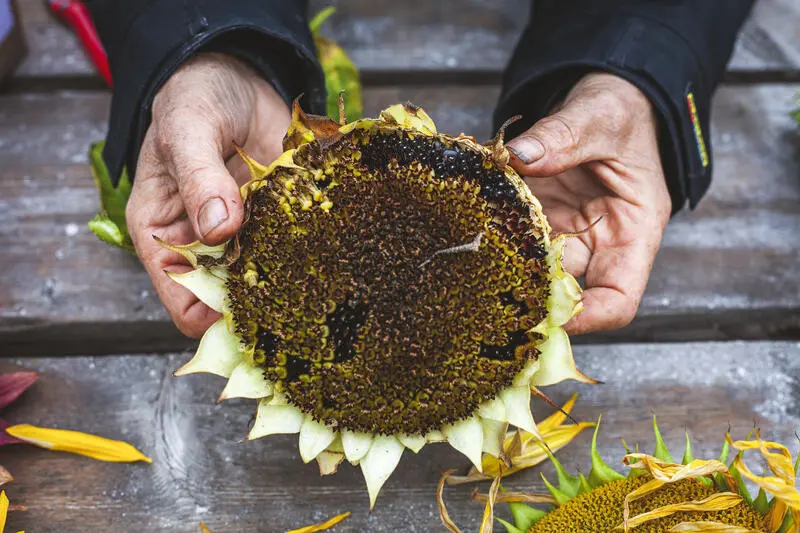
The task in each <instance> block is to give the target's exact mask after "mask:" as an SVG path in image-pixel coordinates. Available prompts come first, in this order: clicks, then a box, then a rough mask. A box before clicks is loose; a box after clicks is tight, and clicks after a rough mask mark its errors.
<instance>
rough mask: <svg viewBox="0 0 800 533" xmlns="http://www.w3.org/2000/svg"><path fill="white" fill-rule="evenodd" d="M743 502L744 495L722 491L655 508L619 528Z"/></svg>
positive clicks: (625, 528) (626, 529) (727, 507)
mask: <svg viewBox="0 0 800 533" xmlns="http://www.w3.org/2000/svg"><path fill="white" fill-rule="evenodd" d="M740 503H742V497H741V496H739V495H738V494H734V493H732V492H720V493H717V494H712V495H711V496H709V497H708V498H703V499H702V500H699V501H694V502H683V503H673V504H670V505H665V506H663V507H659V508H658V509H653V510H652V511H648V512H646V513H642V514H639V515H636V516H634V517H633V518H631V519H629V520H627V522H626V523H623V524H620V525H619V526H617V529H624V530H625V531H629V530H630V529H631V528H634V527H636V526H638V525H641V524H644V523H645V522H649V521H650V520H655V519H657V518H664V517H665V516H670V515H672V514H675V513H678V512H681V511H725V510H727V509H730V508H731V507H735V506H737V505H739V504H740Z"/></svg>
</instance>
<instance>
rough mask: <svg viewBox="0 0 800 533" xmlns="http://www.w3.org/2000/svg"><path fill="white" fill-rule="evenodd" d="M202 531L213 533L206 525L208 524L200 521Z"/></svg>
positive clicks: (202, 532)
mask: <svg viewBox="0 0 800 533" xmlns="http://www.w3.org/2000/svg"><path fill="white" fill-rule="evenodd" d="M200 533H211V530H210V529H208V528H207V527H206V525H205V524H204V523H202V522H200Z"/></svg>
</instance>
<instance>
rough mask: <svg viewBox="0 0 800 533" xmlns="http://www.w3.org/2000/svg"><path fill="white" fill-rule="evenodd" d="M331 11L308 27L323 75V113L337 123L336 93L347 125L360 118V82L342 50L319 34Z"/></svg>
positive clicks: (354, 66) (324, 12)
mask: <svg viewBox="0 0 800 533" xmlns="http://www.w3.org/2000/svg"><path fill="white" fill-rule="evenodd" d="M334 11H336V10H335V9H334V8H333V6H328V7H326V8H325V9H323V10H322V11H320V12H319V13H317V14H316V15H315V16H314V18H313V19H312V20H311V22H310V23H309V27H310V28H311V33H312V35H313V36H314V45H315V46H316V48H317V55H318V56H319V62H320V64H321V65H322V71H323V72H324V73H325V90H326V92H327V93H328V99H327V103H326V113H327V115H328V116H329V117H330V118H332V119H333V120H335V121H337V122H338V120H339V93H342V98H343V100H344V110H345V115H346V118H347V121H348V122H353V121H354V120H358V119H360V118H361V114H362V113H363V112H364V106H363V103H362V101H361V79H360V75H359V72H358V68H357V67H356V65H355V63H353V61H352V60H351V59H350V57H349V56H348V55H347V52H345V51H344V49H343V48H342V47H341V46H339V45H338V44H336V43H335V42H334V41H332V40H330V39H326V38H325V37H322V36H321V35H320V34H319V30H320V27H321V26H322V24H323V23H324V22H325V21H326V20H327V19H328V17H330V16H331V15H332V14H333V13H334Z"/></svg>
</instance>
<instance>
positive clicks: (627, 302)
mask: <svg viewBox="0 0 800 533" xmlns="http://www.w3.org/2000/svg"><path fill="white" fill-rule="evenodd" d="M638 309H639V303H638V302H637V301H636V299H634V298H632V297H630V296H626V297H625V299H624V301H623V302H621V304H620V306H619V307H618V308H617V309H616V320H615V321H614V322H615V323H614V328H622V327H625V326H627V325H628V324H630V323H631V322H633V319H634V318H636V311H637V310H638Z"/></svg>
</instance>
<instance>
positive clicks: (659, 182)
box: [508, 73, 672, 334]
mask: <svg viewBox="0 0 800 533" xmlns="http://www.w3.org/2000/svg"><path fill="white" fill-rule="evenodd" d="M656 129H657V124H656V118H655V116H654V113H653V109H652V106H651V104H650V102H649V100H648V99H647V98H646V97H645V96H644V94H643V93H642V92H641V91H639V89H637V88H636V87H635V86H633V85H632V84H630V83H628V82H627V81H625V80H623V79H621V78H618V77H616V76H613V75H611V74H605V73H594V74H589V75H587V76H585V77H584V78H583V79H581V80H580V81H579V82H578V83H577V84H576V85H575V86H574V87H573V88H572V90H571V91H570V93H569V94H568V95H567V97H566V98H565V99H564V102H563V103H562V104H561V106H560V108H559V109H558V110H557V111H556V112H554V113H553V114H551V115H550V116H548V117H546V118H544V119H542V120H540V121H539V122H538V123H536V124H534V125H533V127H531V129H529V130H528V131H526V132H525V133H523V134H522V135H520V136H519V137H517V138H516V139H514V140H512V141H511V142H509V143H508V148H509V149H510V150H511V153H512V158H511V162H510V164H511V166H513V167H514V168H515V169H516V170H517V172H519V173H520V175H522V176H524V177H525V178H526V182H527V183H528V185H529V186H530V187H531V189H532V190H533V193H534V194H535V195H536V197H537V198H539V200H540V201H541V202H542V206H543V208H544V213H545V215H547V220H548V221H549V222H550V225H551V226H552V227H553V231H554V232H556V233H565V232H566V233H572V232H579V231H581V230H584V229H586V228H588V227H589V226H591V225H592V223H593V222H595V221H597V219H598V218H599V217H601V216H602V217H603V219H602V220H601V221H600V222H599V223H598V224H596V225H595V226H594V227H592V228H591V229H590V230H588V231H586V232H584V233H582V234H581V235H579V236H578V237H577V238H573V239H570V241H569V242H568V244H567V248H566V252H565V256H564V267H565V268H566V270H567V271H568V272H569V273H570V274H572V275H573V276H575V277H576V278H579V277H581V276H584V277H585V290H584V293H583V303H584V311H583V312H582V313H581V314H579V315H577V316H576V317H574V318H573V319H572V320H571V321H570V323H569V324H568V325H567V327H566V328H565V329H566V330H567V332H569V333H571V334H580V333H586V332H590V331H596V330H606V329H615V328H620V327H622V326H625V325H626V324H628V323H629V322H630V321H631V320H632V319H633V317H634V315H635V314H636V310H637V309H638V307H639V302H640V301H641V299H642V294H643V293H644V289H645V286H646V285H647V280H648V278H649V276H650V270H651V268H652V266H653V260H654V259H655V255H656V252H657V251H658V248H659V245H660V244H661V237H662V235H663V233H664V228H665V227H666V225H667V222H668V221H669V215H670V211H671V208H672V205H671V201H670V197H669V193H668V191H667V187H666V181H665V179H664V172H663V170H662V167H661V160H660V157H659V152H658V141H657V139H656ZM537 144H538V150H537Z"/></svg>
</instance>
